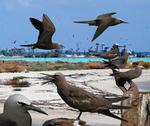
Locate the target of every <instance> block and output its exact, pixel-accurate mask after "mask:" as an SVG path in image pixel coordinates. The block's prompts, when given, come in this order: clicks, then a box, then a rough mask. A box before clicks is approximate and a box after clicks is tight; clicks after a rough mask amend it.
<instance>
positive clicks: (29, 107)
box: [18, 101, 48, 115]
mask: <svg viewBox="0 0 150 126" xmlns="http://www.w3.org/2000/svg"><path fill="white" fill-rule="evenodd" d="M18 104H20V105H22V106H24V107H25V108H26V109H27V110H33V111H36V112H39V113H42V114H45V115H48V114H47V113H46V112H44V111H43V110H42V109H40V108H39V107H36V106H33V105H32V104H26V103H24V102H20V101H18Z"/></svg>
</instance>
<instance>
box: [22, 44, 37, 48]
mask: <svg viewBox="0 0 150 126" xmlns="http://www.w3.org/2000/svg"><path fill="white" fill-rule="evenodd" d="M20 46H23V47H33V46H35V44H28V45H20Z"/></svg>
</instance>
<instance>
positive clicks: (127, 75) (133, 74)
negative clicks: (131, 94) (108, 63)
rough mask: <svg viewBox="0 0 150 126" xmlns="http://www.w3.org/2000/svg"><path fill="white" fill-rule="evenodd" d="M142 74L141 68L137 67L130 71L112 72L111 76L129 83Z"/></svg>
mask: <svg viewBox="0 0 150 126" xmlns="http://www.w3.org/2000/svg"><path fill="white" fill-rule="evenodd" d="M141 74H142V67H140V66H137V67H136V68H135V69H131V70H128V71H125V72H119V71H117V72H114V73H113V74H111V76H114V77H118V78H123V79H125V80H126V81H128V82H130V81H132V80H133V79H135V78H138V77H139V76H140V75H141Z"/></svg>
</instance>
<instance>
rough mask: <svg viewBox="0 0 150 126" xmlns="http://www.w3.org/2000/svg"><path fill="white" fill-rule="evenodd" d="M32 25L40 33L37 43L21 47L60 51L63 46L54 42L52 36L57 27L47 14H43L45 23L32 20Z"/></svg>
mask: <svg viewBox="0 0 150 126" xmlns="http://www.w3.org/2000/svg"><path fill="white" fill-rule="evenodd" d="M30 21H31V23H32V25H33V26H34V27H35V28H36V29H37V30H38V31H39V36H38V40H37V43H34V44H28V45H21V46H24V47H32V49H36V48H38V49H45V50H51V49H60V48H62V47H63V46H62V45H61V44H59V43H53V42H52V36H53V34H54V32H55V26H54V24H53V23H52V21H51V20H50V19H49V17H48V16H47V15H46V14H43V21H42V22H41V21H39V20H37V19H35V18H30Z"/></svg>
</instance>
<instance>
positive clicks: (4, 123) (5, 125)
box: [0, 119, 17, 126]
mask: <svg viewBox="0 0 150 126" xmlns="http://www.w3.org/2000/svg"><path fill="white" fill-rule="evenodd" d="M0 126H17V124H16V123H15V122H13V121H10V120H2V119H0Z"/></svg>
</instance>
